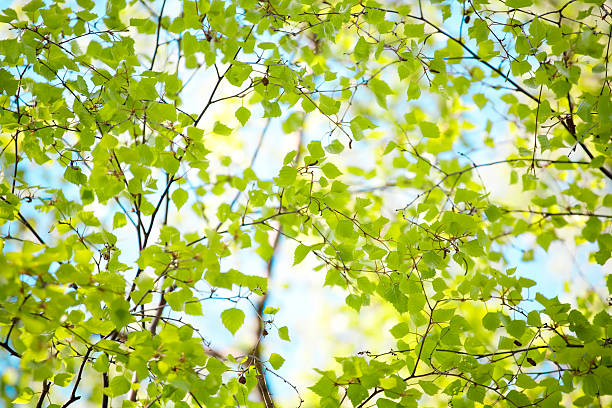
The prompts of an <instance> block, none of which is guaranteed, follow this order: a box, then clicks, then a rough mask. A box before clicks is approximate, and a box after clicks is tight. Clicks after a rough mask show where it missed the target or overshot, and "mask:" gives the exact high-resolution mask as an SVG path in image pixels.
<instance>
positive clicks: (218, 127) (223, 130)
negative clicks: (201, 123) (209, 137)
mask: <svg viewBox="0 0 612 408" xmlns="http://www.w3.org/2000/svg"><path fill="white" fill-rule="evenodd" d="M213 132H215V133H216V134H218V135H221V136H228V135H230V134H231V133H232V128H230V127H227V126H225V125H224V124H223V123H221V122H219V121H216V122H215V125H214V127H213Z"/></svg>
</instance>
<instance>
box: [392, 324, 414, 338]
mask: <svg viewBox="0 0 612 408" xmlns="http://www.w3.org/2000/svg"><path fill="white" fill-rule="evenodd" d="M389 331H390V332H391V335H392V336H393V337H395V338H396V339H399V338H402V337H404V336H405V335H407V334H408V333H409V332H410V325H409V324H408V323H405V322H402V323H398V324H396V325H395V326H393V327H392V328H391V330H389Z"/></svg>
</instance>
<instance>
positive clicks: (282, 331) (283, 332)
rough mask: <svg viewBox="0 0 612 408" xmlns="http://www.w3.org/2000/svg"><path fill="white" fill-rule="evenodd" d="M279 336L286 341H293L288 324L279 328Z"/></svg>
mask: <svg viewBox="0 0 612 408" xmlns="http://www.w3.org/2000/svg"><path fill="white" fill-rule="evenodd" d="M278 337H280V338H281V339H282V340H285V341H291V340H290V339H289V329H288V328H287V326H283V327H280V328H279V329H278Z"/></svg>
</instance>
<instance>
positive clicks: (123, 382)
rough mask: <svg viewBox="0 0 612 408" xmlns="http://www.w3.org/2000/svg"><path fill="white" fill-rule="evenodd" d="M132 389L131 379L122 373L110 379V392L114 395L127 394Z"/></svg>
mask: <svg viewBox="0 0 612 408" xmlns="http://www.w3.org/2000/svg"><path fill="white" fill-rule="evenodd" d="M129 390H130V381H129V380H128V379H127V378H125V377H124V376H122V375H118V376H115V377H113V378H112V379H111V380H110V392H111V395H112V396H113V397H116V396H119V395H123V394H126V393H127V392H128V391H129Z"/></svg>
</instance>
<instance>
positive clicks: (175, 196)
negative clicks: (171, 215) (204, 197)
mask: <svg viewBox="0 0 612 408" xmlns="http://www.w3.org/2000/svg"><path fill="white" fill-rule="evenodd" d="M188 198H189V193H187V192H186V191H185V190H183V189H182V188H177V189H176V190H174V192H173V193H172V201H173V202H174V205H176V208H178V209H180V208H181V207H182V206H183V205H185V203H186V202H187V199H188Z"/></svg>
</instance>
